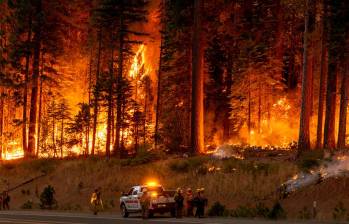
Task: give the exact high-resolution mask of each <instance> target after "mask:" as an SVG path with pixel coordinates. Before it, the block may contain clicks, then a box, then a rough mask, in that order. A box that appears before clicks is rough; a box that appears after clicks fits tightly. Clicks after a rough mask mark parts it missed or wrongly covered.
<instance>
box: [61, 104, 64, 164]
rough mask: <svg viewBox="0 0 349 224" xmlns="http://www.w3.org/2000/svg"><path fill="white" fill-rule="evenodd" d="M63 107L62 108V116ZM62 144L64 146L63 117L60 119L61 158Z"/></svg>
mask: <svg viewBox="0 0 349 224" xmlns="http://www.w3.org/2000/svg"><path fill="white" fill-rule="evenodd" d="M63 113H64V109H63V110H62V116H64V115H63ZM63 146H64V117H62V119H61V158H63Z"/></svg>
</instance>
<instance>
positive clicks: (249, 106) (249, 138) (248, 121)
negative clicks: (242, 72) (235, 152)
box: [247, 72, 251, 144]
mask: <svg viewBox="0 0 349 224" xmlns="http://www.w3.org/2000/svg"><path fill="white" fill-rule="evenodd" d="M247 130H248V144H251V80H250V72H248V108H247Z"/></svg>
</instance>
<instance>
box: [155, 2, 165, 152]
mask: <svg viewBox="0 0 349 224" xmlns="http://www.w3.org/2000/svg"><path fill="white" fill-rule="evenodd" d="M162 7H163V12H162V13H164V14H165V11H166V0H162ZM165 28H166V23H165V22H163V24H162V30H163V31H164V30H165ZM160 35H161V41H160V57H159V68H158V77H157V88H156V112H155V130H154V148H155V150H156V149H157V147H158V144H159V137H160V136H159V121H160V108H161V104H160V103H161V79H162V76H161V74H162V63H163V62H162V61H163V58H162V57H163V52H164V35H163V32H160Z"/></svg>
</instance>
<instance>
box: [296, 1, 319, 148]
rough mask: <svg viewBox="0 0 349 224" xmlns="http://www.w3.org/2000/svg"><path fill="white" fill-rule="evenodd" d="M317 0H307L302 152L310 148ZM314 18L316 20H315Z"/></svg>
mask: <svg viewBox="0 0 349 224" xmlns="http://www.w3.org/2000/svg"><path fill="white" fill-rule="evenodd" d="M314 4H315V1H314V0H307V4H306V14H305V30H304V52H303V77H302V103H301V116H300V127H299V138H298V151H299V153H301V152H302V151H304V150H307V149H310V133H309V125H310V116H311V111H312V108H311V105H312V103H311V101H312V92H311V91H312V85H313V83H312V80H313V73H312V71H309V65H308V62H309V60H308V59H309V46H310V34H311V33H312V31H313V26H314V24H313V22H314V21H315V20H314V19H315V17H313V16H314V13H313V9H314V6H313V5H314ZM313 20H314V21H313Z"/></svg>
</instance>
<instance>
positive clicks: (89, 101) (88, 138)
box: [85, 48, 92, 157]
mask: <svg viewBox="0 0 349 224" xmlns="http://www.w3.org/2000/svg"><path fill="white" fill-rule="evenodd" d="M88 82H89V83H88V119H87V127H86V129H87V130H86V148H85V156H86V157H87V156H88V155H89V151H90V127H91V91H92V48H91V52H90V66H89V74H88Z"/></svg>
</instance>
